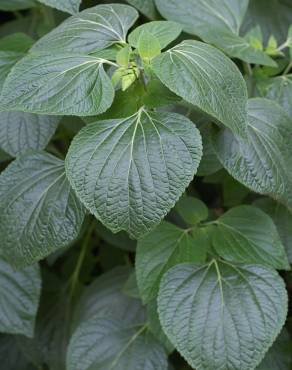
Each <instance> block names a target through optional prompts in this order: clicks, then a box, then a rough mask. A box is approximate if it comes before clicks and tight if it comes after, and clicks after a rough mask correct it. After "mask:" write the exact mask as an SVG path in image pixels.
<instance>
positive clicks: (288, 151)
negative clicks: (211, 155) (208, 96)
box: [213, 98, 292, 210]
mask: <svg viewBox="0 0 292 370" xmlns="http://www.w3.org/2000/svg"><path fill="white" fill-rule="evenodd" d="M291 138H292V121H291V119H290V117H289V116H288V115H287V113H286V112H285V111H284V110H283V109H282V108H281V107H280V106H279V105H277V104H276V103H274V102H272V101H271V100H267V99H261V98H257V99H251V100H250V101H249V104H248V126H247V140H241V139H240V138H235V137H234V136H233V135H232V133H231V132H230V131H229V130H225V131H221V132H217V134H214V137H213V144H214V148H215V151H216V153H217V155H218V158H219V160H220V161H221V163H222V164H223V166H224V167H225V168H226V169H227V171H228V172H229V173H230V174H231V176H232V177H234V178H235V179H236V180H238V181H239V182H241V183H242V184H244V185H245V186H247V187H248V188H250V189H251V190H253V191H255V192H257V193H260V194H265V195H269V196H271V197H272V198H275V199H278V200H279V201H280V202H282V203H284V204H286V205H287V207H288V208H289V209H290V210H291V209H292V171H291V165H290V163H291V161H290V158H291V155H292V147H291Z"/></svg>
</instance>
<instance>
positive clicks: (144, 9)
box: [126, 0, 158, 19]
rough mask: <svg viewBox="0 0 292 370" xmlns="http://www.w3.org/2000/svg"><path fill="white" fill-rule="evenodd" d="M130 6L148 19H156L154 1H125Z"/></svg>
mask: <svg viewBox="0 0 292 370" xmlns="http://www.w3.org/2000/svg"><path fill="white" fill-rule="evenodd" d="M126 1H127V2H128V3H129V4H130V5H132V6H134V7H135V8H137V9H138V10H139V11H140V12H141V13H142V14H144V15H146V17H148V18H150V19H155V18H157V15H158V14H157V11H156V7H155V4H154V0H126Z"/></svg>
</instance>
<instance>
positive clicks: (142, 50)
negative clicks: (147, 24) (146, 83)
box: [137, 31, 161, 60]
mask: <svg viewBox="0 0 292 370" xmlns="http://www.w3.org/2000/svg"><path fill="white" fill-rule="evenodd" d="M137 49H138V52H139V55H140V57H141V58H142V59H146V60H151V59H153V58H154V57H156V56H157V55H159V54H160V53H161V46H160V42H159V40H158V38H157V37H156V36H153V35H152V34H151V33H150V32H148V31H143V32H142V33H141V34H140V37H139V40H138V45H137Z"/></svg>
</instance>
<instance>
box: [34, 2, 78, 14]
mask: <svg viewBox="0 0 292 370" xmlns="http://www.w3.org/2000/svg"><path fill="white" fill-rule="evenodd" d="M38 1H39V2H40V3H43V4H45V5H48V6H51V7H53V8H56V9H59V10H62V11H63V12H67V13H70V14H75V13H78V11H79V7H80V4H81V1H82V0H38Z"/></svg>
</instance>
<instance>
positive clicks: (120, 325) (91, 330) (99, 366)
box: [67, 316, 168, 370]
mask: <svg viewBox="0 0 292 370" xmlns="http://www.w3.org/2000/svg"><path fill="white" fill-rule="evenodd" d="M67 368H68V370H90V369H94V370H137V369H143V370H158V369H159V370H167V368H168V364H167V357H166V353H165V351H164V349H163V347H162V345H161V344H160V343H159V342H158V341H157V340H156V339H155V338H154V337H153V336H152V335H151V334H150V333H147V331H146V326H135V325H134V326H133V325H132V324H131V323H129V322H127V321H121V320H117V319H115V318H111V317H108V316H94V317H92V318H91V319H89V320H88V321H85V322H84V323H82V324H81V325H80V327H79V328H78V329H77V330H76V332H75V333H74V335H73V337H72V339H71V341H70V344H69V348H68V354H67Z"/></svg>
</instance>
